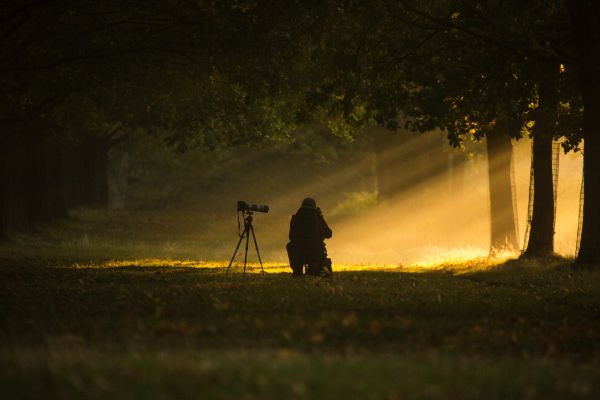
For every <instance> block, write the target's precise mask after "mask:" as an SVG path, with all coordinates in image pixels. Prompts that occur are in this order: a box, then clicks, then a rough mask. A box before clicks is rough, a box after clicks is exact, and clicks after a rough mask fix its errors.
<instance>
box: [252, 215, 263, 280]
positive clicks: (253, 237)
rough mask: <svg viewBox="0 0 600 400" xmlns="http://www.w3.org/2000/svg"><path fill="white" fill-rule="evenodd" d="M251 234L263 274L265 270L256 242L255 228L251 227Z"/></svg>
mask: <svg viewBox="0 0 600 400" xmlns="http://www.w3.org/2000/svg"><path fill="white" fill-rule="evenodd" d="M250 232H251V233H252V239H254V247H255V248H256V254H257V255H258V262H259V263H260V270H261V271H262V273H263V274H264V273H265V269H264V268H263V265H262V260H261V259H260V251H258V243H257V242H256V234H255V233H254V227H253V226H250Z"/></svg>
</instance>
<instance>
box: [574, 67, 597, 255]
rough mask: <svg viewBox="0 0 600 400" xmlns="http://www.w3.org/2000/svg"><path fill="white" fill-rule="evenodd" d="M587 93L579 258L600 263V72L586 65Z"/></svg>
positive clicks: (582, 73)
mask: <svg viewBox="0 0 600 400" xmlns="http://www.w3.org/2000/svg"><path fill="white" fill-rule="evenodd" d="M579 79H580V84H581V87H582V90H581V92H582V95H583V107H584V114H583V131H584V150H583V151H584V157H583V185H584V189H583V190H584V191H583V224H582V227H581V243H580V245H579V254H578V255H577V261H578V262H580V263H596V264H597V263H600V76H599V74H598V72H597V71H592V70H591V69H587V68H582V70H581V71H580V78H579Z"/></svg>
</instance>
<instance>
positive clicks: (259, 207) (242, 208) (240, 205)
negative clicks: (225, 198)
mask: <svg viewBox="0 0 600 400" xmlns="http://www.w3.org/2000/svg"><path fill="white" fill-rule="evenodd" d="M237 210H238V212H251V211H256V212H261V213H268V212H269V206H267V205H264V204H249V203H246V202H245V201H242V200H240V201H238V202H237Z"/></svg>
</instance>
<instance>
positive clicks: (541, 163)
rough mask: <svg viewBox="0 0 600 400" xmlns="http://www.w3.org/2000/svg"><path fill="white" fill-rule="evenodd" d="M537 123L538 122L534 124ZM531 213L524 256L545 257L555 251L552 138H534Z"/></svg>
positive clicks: (538, 136) (543, 136) (539, 136)
mask: <svg viewBox="0 0 600 400" xmlns="http://www.w3.org/2000/svg"><path fill="white" fill-rule="evenodd" d="M536 124H537V122H536ZM531 156H532V157H533V187H534V192H533V214H532V217H531V230H530V231H529V241H528V243H527V249H526V250H525V253H523V256H524V257H546V256H550V255H552V254H553V252H554V193H553V187H552V137H551V136H548V135H535V136H534V137H533V152H532V155H531Z"/></svg>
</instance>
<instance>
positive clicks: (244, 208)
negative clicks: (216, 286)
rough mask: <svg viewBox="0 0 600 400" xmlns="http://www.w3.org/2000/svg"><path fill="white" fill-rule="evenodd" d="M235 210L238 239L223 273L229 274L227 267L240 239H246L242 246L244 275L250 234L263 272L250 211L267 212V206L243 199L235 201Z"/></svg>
mask: <svg viewBox="0 0 600 400" xmlns="http://www.w3.org/2000/svg"><path fill="white" fill-rule="evenodd" d="M237 211H238V236H239V237H240V240H239V241H238V243H237V246H235V250H234V251H233V256H231V260H230V261H229V265H228V266H227V271H225V275H227V274H229V269H230V268H231V264H233V260H234V259H235V255H236V254H237V251H238V249H239V248H240V244H242V240H244V239H246V246H245V248H244V275H246V263H247V261H248V244H249V242H250V236H252V241H253V242H254V248H255V249H256V255H257V256H258V262H259V263H260V270H261V272H262V273H263V274H264V273H265V269H264V268H263V264H262V259H261V258H260V251H259V250H258V242H257V241H256V235H255V234H254V227H253V226H252V221H253V219H254V218H253V217H252V212H253V211H256V212H261V213H268V212H269V206H266V205H264V204H248V203H246V202H245V201H241V200H240V201H238V202H237ZM241 220H243V221H244V230H243V231H242V230H241Z"/></svg>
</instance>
